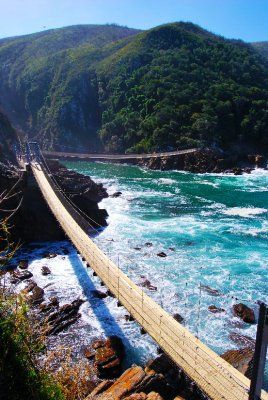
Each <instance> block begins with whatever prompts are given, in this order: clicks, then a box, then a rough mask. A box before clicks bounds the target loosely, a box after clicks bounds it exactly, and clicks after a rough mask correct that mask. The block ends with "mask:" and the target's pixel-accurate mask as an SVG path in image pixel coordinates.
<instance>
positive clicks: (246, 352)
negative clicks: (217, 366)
mask: <svg viewBox="0 0 268 400" xmlns="http://www.w3.org/2000/svg"><path fill="white" fill-rule="evenodd" d="M253 355H254V351H253V349H252V347H246V348H243V349H238V350H228V351H226V352H225V353H223V354H222V355H221V357H222V358H223V359H224V360H225V361H227V362H228V363H229V364H231V365H232V366H233V367H234V368H236V369H237V370H238V371H240V372H241V373H242V374H243V375H246V376H247V377H249V376H250V369H251V368H250V365H251V363H252V359H253Z"/></svg>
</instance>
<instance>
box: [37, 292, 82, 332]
mask: <svg viewBox="0 0 268 400" xmlns="http://www.w3.org/2000/svg"><path fill="white" fill-rule="evenodd" d="M82 303H83V300H81V299H77V300H74V301H73V302H72V303H71V304H65V305H63V306H61V307H60V308H59V310H58V311H55V312H52V313H51V314H49V315H48V316H47V317H46V319H45V328H44V334H45V335H55V334H57V333H59V332H61V331H62V330H64V329H65V328H67V327H68V326H70V325H71V324H73V323H74V322H76V321H77V320H78V318H80V316H81V315H80V314H79V313H78V311H79V308H80V306H81V304H82Z"/></svg>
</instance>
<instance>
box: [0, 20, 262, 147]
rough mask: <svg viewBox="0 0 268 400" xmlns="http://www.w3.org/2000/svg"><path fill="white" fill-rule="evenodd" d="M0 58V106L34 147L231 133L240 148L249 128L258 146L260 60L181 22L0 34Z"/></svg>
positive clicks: (213, 140)
mask: <svg viewBox="0 0 268 400" xmlns="http://www.w3.org/2000/svg"><path fill="white" fill-rule="evenodd" d="M35 35H36V36H35ZM0 65H1V67H0V78H1V79H0V104H1V105H2V108H3V109H4V110H5V112H6V113H7V114H8V116H9V118H10V119H11V120H12V122H13V124H14V125H16V126H17V127H18V128H20V129H21V130H23V131H24V135H25V136H28V137H29V138H31V139H37V140H39V141H40V142H41V143H42V144H43V146H44V148H50V149H61V148H62V149H66V148H75V149H78V150H79V149H89V148H90V149H93V150H94V149H95V150H98V149H100V148H102V150H103V149H104V150H105V151H116V152H125V151H154V150H168V149H169V147H171V148H176V147H189V146H193V145H194V146H195V145H204V144H205V145H207V144H210V145H215V146H219V147H228V141H229V142H232V145H238V144H239V136H241V135H242V136H243V137H244V139H246V145H249V147H250V146H251V145H252V143H253V142H254V143H253V144H254V146H255V145H256V143H257V140H256V139H255V138H253V140H252V137H250V136H252V135H250V132H249V131H250V130H252V131H254V132H255V131H256V133H254V135H256V138H258V140H260V146H263V144H264V145H265V146H267V140H266V136H265V134H264V132H265V129H266V128H267V116H266V114H265V102H266V101H267V98H268V95H267V90H268V83H267V81H268V72H267V71H268V67H267V63H266V62H265V61H264V60H263V58H262V57H261V56H259V54H258V52H256V51H255V50H254V47H253V46H252V45H250V44H247V43H244V42H241V41H237V40H229V39H225V38H223V37H221V36H218V35H215V34H213V33H211V32H208V31H206V30H205V29H203V28H201V27H199V26H197V25H194V24H192V23H189V22H179V23H171V24H164V25H161V26H159V27H155V28H152V29H150V30H147V31H139V30H133V29H131V28H127V27H120V26H116V25H104V26H99V25H80V26H71V27H65V28H58V29H56V30H48V31H45V32H39V33H37V34H31V35H25V36H23V37H19V38H8V39H7V40H6V41H5V40H3V39H2V40H0ZM213 98H215V101H214V100H213ZM239 102H240V105H239V106H238V103H239ZM161 110H162V111H161ZM224 121H227V122H224ZM258 121H259V124H258ZM224 124H225V126H223V125H224ZM250 142H252V143H250ZM255 147H258V146H255Z"/></svg>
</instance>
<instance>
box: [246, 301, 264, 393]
mask: <svg viewBox="0 0 268 400" xmlns="http://www.w3.org/2000/svg"><path fill="white" fill-rule="evenodd" d="M267 345H268V307H267V306H266V304H264V303H261V305H260V311H259V320H258V328H257V336H256V344H255V352H254V358H253V370H252V377H251V385H250V391H249V400H259V399H260V398H261V389H262V383H263V377H264V369H265V361H266V353H267Z"/></svg>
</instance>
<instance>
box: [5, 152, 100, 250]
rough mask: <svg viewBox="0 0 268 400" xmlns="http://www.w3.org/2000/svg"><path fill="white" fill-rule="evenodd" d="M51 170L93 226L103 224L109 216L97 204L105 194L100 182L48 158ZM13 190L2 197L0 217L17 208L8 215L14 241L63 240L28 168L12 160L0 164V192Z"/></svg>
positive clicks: (62, 234) (96, 226)
mask: <svg viewBox="0 0 268 400" xmlns="http://www.w3.org/2000/svg"><path fill="white" fill-rule="evenodd" d="M48 165H49V168H50V171H51V172H52V174H53V177H54V179H55V180H56V182H57V183H58V184H59V185H60V187H61V189H62V190H63V191H64V192H65V193H66V194H67V196H68V197H69V198H70V199H71V200H72V201H73V203H74V204H75V205H76V206H77V207H78V208H79V209H80V210H81V211H82V212H84V213H86V214H87V215H88V217H89V218H91V219H92V226H93V228H99V227H100V226H103V227H105V226H106V225H107V222H106V219H107V217H108V214H107V211H106V210H105V209H100V208H99V206H98V204H99V203H100V202H101V201H102V200H103V199H104V198H106V197H107V196H108V194H107V191H106V189H105V188H104V187H103V185H102V183H95V182H94V181H93V180H92V179H91V178H90V177H88V176H84V175H82V174H79V173H76V172H73V171H69V170H68V169H67V168H65V167H64V166H63V165H62V164H60V163H58V162H57V161H52V160H50V161H49V162H48ZM14 185H15V187H14V189H13V190H12V193H11V195H12V196H11V197H9V199H8V200H7V201H5V207H4V209H5V210H7V211H0V218H5V217H6V216H8V215H9V211H8V210H15V209H16V208H17V207H18V205H19V208H18V210H17V211H16V213H14V215H13V217H12V218H11V219H10V221H9V222H10V225H11V226H12V229H11V232H10V233H11V237H12V240H14V241H15V242H20V243H30V242H33V241H47V240H50V241H53V240H64V239H65V234H64V232H63V231H62V229H61V228H60V226H59V224H58V223H57V221H56V220H55V218H54V216H53V215H52V213H51V212H50V210H49V208H48V206H47V204H46V203H45V201H44V199H43V197H42V194H41V192H40V189H39V187H38V186H37V183H36V182H35V180H34V178H33V176H32V174H31V171H30V170H29V171H27V172H26V171H22V170H20V169H19V167H18V166H17V165H15V164H12V163H9V164H7V165H4V164H0V193H3V192H4V191H8V190H10V189H11V188H12V187H13V186H14Z"/></svg>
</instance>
